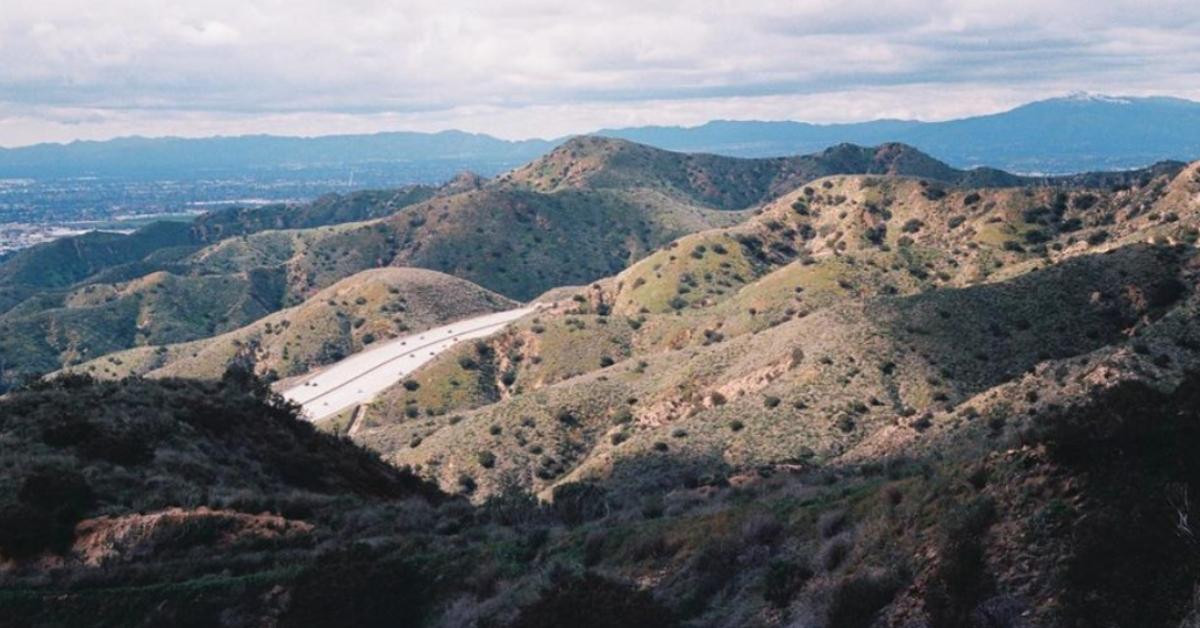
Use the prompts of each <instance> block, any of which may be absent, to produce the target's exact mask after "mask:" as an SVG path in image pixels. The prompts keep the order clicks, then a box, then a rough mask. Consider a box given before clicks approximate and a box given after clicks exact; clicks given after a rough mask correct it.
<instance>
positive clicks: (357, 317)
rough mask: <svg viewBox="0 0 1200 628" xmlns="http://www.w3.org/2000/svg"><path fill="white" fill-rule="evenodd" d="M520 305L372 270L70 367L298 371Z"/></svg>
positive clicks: (410, 273) (439, 279) (455, 283)
mask: <svg viewBox="0 0 1200 628" xmlns="http://www.w3.org/2000/svg"><path fill="white" fill-rule="evenodd" d="M513 306H515V304H514V303H513V302H512V301H510V300H508V299H505V298H504V297H501V296H500V295H497V294H495V293H492V292H489V291H487V290H484V289H483V288H480V287H479V286H476V285H473V284H471V283H469V282H466V281H463V280H461V279H456V278H454V277H449V276H446V275H442V274H440V273H435V272H432V271H427V270H420V269H415V268H384V269H375V270H368V271H363V272H361V273H358V274H356V275H352V276H351V277H348V278H346V279H343V280H342V281H339V282H337V283H335V284H334V285H332V286H330V287H328V288H326V289H324V290H322V291H320V292H318V293H317V294H315V295H314V296H313V297H312V298H310V299H309V300H307V301H305V302H304V303H302V304H300V305H297V306H293V307H291V308H287V309H284V310H280V311H278V312H275V313H274V314H270V315H268V316H264V317H262V318H260V319H258V320H256V321H255V322H253V323H251V324H250V325H247V326H245V327H242V328H239V329H236V330H233V331H230V332H227V333H224V334H221V335H218V336H215V337H212V338H206V339H203V340H196V341H192V342H187V343H181V344H171V345H159V346H148V347H141V348H138V349H131V350H127V351H121V352H118V353H113V354H110V355H108V356H105V357H102V358H98V359H96V360H92V361H89V362H85V363H83V364H80V365H78V366H76V367H73V368H71V369H70V372H76V373H86V374H88V375H92V376H95V377H100V378H104V379H114V378H122V377H128V376H131V375H132V376H146V377H192V378H200V379H218V378H220V377H221V375H222V373H224V372H225V370H226V369H227V368H228V367H229V366H230V365H232V364H234V363H243V364H245V365H252V367H253V369H254V370H255V371H256V372H257V373H259V374H260V375H263V376H266V377H268V378H272V379H273V378H280V377H291V376H293V375H299V374H302V373H305V372H308V371H310V370H312V369H313V368H316V367H318V366H322V365H324V364H328V363H330V362H333V361H336V360H337V359H340V358H341V357H343V356H347V355H350V354H352V353H355V352H357V351H361V350H362V349H363V348H364V347H365V346H367V345H369V344H370V343H372V342H377V341H381V340H386V339H388V338H392V337H395V336H398V335H402V334H404V333H409V332H416V331H421V330H423V329H428V328H430V327H436V326H438V325H441V324H444V323H447V322H452V321H454V320H458V319H462V318H468V317H471V316H477V315H480V314H484V313H488V312H495V311H500V310H504V309H508V308H510V307H513Z"/></svg>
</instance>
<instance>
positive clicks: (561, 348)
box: [362, 167, 1197, 488]
mask: <svg viewBox="0 0 1200 628" xmlns="http://www.w3.org/2000/svg"><path fill="white" fill-rule="evenodd" d="M1195 177H1196V174H1195V168H1194V167H1193V168H1192V169H1189V170H1187V171H1184V172H1182V173H1180V174H1179V175H1178V176H1176V177H1173V178H1165V177H1164V178H1160V179H1153V180H1150V181H1146V182H1145V184H1144V185H1142V186H1138V187H1134V188H1131V189H1126V190H1120V191H1116V192H1111V191H1108V190H1076V191H1070V192H1062V191H1060V190H1057V189H1053V188H1031V189H993V190H980V191H972V190H965V189H961V190H960V189H941V188H940V187H939V186H937V184H931V183H928V182H924V181H920V180H915V179H904V178H880V177H834V178H831V179H827V180H824V181H822V182H819V183H817V184H814V185H812V186H809V187H807V188H801V189H799V190H797V191H796V192H794V193H793V194H791V195H788V196H785V197H782V198H781V199H779V200H778V201H777V202H776V203H773V204H772V205H770V206H768V207H767V208H766V209H765V210H764V211H763V212H762V213H761V214H760V215H758V216H756V217H755V218H754V219H753V220H751V221H749V222H747V223H745V224H744V225H741V226H737V227H733V228H731V229H728V230H718V231H711V232H704V233H701V234H696V235H692V236H687V237H685V238H683V239H681V240H679V241H678V242H676V243H673V244H672V245H670V246H668V247H665V248H664V249H662V250H661V251H659V252H656V253H654V254H652V255H651V256H650V257H648V258H646V259H645V260H643V261H642V262H639V263H638V264H635V265H634V266H632V267H631V268H630V269H629V270H627V271H625V272H624V273H622V274H621V275H618V276H617V277H616V278H614V279H611V280H605V281H602V282H600V283H599V284H597V285H595V286H592V287H589V288H586V289H578V290H577V291H576V292H575V294H576V299H577V300H572V301H567V302H566V304H565V305H564V306H562V307H561V308H560V311H559V312H558V313H551V314H547V315H544V316H543V317H542V319H543V320H539V321H538V322H537V323H534V322H532V321H526V322H525V323H524V325H523V326H521V327H518V328H517V329H516V330H513V331H512V332H510V333H507V334H505V335H503V336H501V337H498V338H495V339H492V340H491V341H490V343H488V346H487V348H486V350H485V351H483V352H482V353H480V352H479V351H478V349H476V348H473V347H463V348H459V349H458V350H457V353H452V354H448V355H446V356H444V357H443V358H441V359H439V360H438V361H436V362H435V363H434V364H431V365H430V366H428V367H427V368H426V369H423V370H422V371H420V372H418V373H417V374H416V375H415V376H414V379H415V380H416V381H417V382H418V383H419V384H420V387H419V388H418V389H417V390H416V391H409V390H405V389H402V388H397V389H395V390H394V391H393V392H392V393H390V394H388V395H385V397H384V399H383V401H382V402H381V403H380V404H378V406H377V407H376V408H375V410H374V412H373V413H372V414H371V415H370V416H369V420H368V423H369V424H374V425H375V426H378V427H377V428H376V430H375V431H373V432H368V433H367V434H365V435H363V436H362V437H363V438H364V439H365V441H366V442H370V443H372V444H373V445H374V446H376V447H377V448H379V449H381V450H382V451H384V452H385V453H386V454H387V455H389V456H392V457H393V458H394V459H395V460H398V461H400V462H402V463H405V464H417V465H422V468H423V469H425V470H426V471H427V472H428V473H430V474H431V476H433V477H438V478H439V479H440V480H441V481H442V482H443V485H444V486H447V487H449V488H453V486H454V483H455V482H456V481H457V478H458V475H459V474H460V473H464V472H467V473H475V472H476V471H478V472H479V478H477V479H478V482H479V484H480V485H481V486H488V481H489V480H490V479H495V478H498V477H501V476H502V475H503V473H501V471H503V470H512V469H516V470H520V471H522V472H524V473H526V474H528V475H526V476H525V477H526V478H527V479H526V481H527V482H529V483H531V484H532V485H534V486H537V487H547V486H552V485H553V484H554V483H555V482H557V481H560V480H561V478H562V477H563V475H564V474H565V473H567V472H569V471H570V470H571V469H572V468H575V467H576V466H578V465H582V466H580V468H583V467H587V466H591V467H595V468H593V469H590V470H587V471H581V473H584V474H586V475H596V474H599V476H600V477H602V476H604V475H605V474H606V473H609V472H611V471H612V469H611V467H612V466H613V464H614V463H613V459H614V457H621V458H625V457H629V458H638V457H640V456H644V455H647V454H649V453H651V452H652V450H653V448H654V446H655V445H656V443H659V442H662V443H666V446H667V447H668V449H670V448H672V447H677V446H687V447H689V448H693V447H698V448H699V449H700V450H704V451H706V452H707V453H706V454H705V455H709V456H715V457H717V458H720V459H723V460H726V461H731V460H733V461H737V463H738V464H739V465H748V464H757V463H760V462H764V461H771V462H775V463H778V462H781V461H784V460H787V459H788V458H789V457H795V456H796V455H797V454H796V451H804V452H807V451H809V450H811V451H812V452H813V453H814V455H820V456H822V457H831V456H837V455H839V454H840V453H841V452H843V451H845V450H847V449H848V448H851V447H852V446H853V444H854V443H855V442H857V440H858V439H859V438H861V437H864V436H866V435H869V434H871V433H873V431H874V430H875V429H877V428H878V427H880V426H882V425H883V423H881V421H887V420H892V419H894V418H895V417H896V416H909V415H912V414H913V413H916V414H917V415H918V416H919V415H921V414H923V413H924V412H926V411H929V410H930V409H931V408H934V407H937V406H939V404H945V403H954V402H956V401H959V400H962V399H963V398H964V397H966V396H970V395H972V394H975V392H978V391H980V390H984V389H987V388H989V387H992V386H995V385H998V384H1000V383H1001V382H1003V381H1006V380H1008V379H1011V378H1013V377H1016V376H1017V375H1018V374H1019V373H1020V372H1021V371H1022V370H1023V369H1025V368H1029V367H1030V366H1032V365H1033V364H1036V363H1038V362H1039V361H1043V360H1046V359H1050V357H1061V356H1063V355H1076V354H1082V353H1087V352H1089V351H1092V350H1094V349H1097V348H1099V347H1101V346H1103V345H1106V344H1109V343H1118V344H1119V343H1120V341H1121V340H1122V339H1123V336H1121V335H1120V333H1121V331H1122V330H1124V329H1125V327H1127V326H1129V325H1131V324H1132V323H1133V321H1134V320H1136V316H1134V318H1130V317H1131V316H1133V314H1132V312H1134V311H1135V310H1136V308H1137V307H1146V306H1145V301H1146V299H1147V297H1146V296H1145V295H1147V294H1157V291H1159V290H1168V288H1169V284H1163V283H1161V282H1164V281H1166V280H1167V278H1169V277H1171V276H1172V275H1174V274H1175V273H1176V272H1177V271H1175V270H1172V268H1174V266H1173V265H1174V264H1175V263H1176V262H1174V261H1171V260H1172V256H1173V255H1174V254H1173V253H1169V252H1167V249H1158V248H1153V247H1151V248H1145V246H1144V245H1139V244H1137V243H1139V242H1144V241H1147V240H1154V241H1159V242H1170V241H1180V240H1186V239H1188V238H1193V239H1194V237H1195V233H1196V231H1195V226H1194V225H1195V224H1196V218H1197V215H1196V214H1197V212H1196V208H1195V207H1194V205H1189V203H1194V201H1193V200H1191V199H1193V198H1194V196H1190V194H1193V193H1194V192H1193V191H1194V190H1195V189H1196V181H1195ZM1148 207H1149V208H1152V209H1147V208H1148ZM1181 212H1183V213H1182V214H1181ZM1188 212H1190V213H1188ZM914 219H915V220H920V221H921V222H920V225H919V226H912V227H909V228H905V227H904V225H906V224H908V223H909V222H910V221H912V220H914ZM878 225H884V226H885V227H886V229H879V230H876V231H873V232H869V231H868V229H876V228H877V227H878ZM1035 231H1036V233H1038V234H1039V236H1038V237H1033V238H1031V237H1027V236H1026V235H1025V234H1027V233H1030V232H1035ZM1100 232H1104V233H1106V234H1107V238H1106V239H1104V240H1103V241H1100V239H1099V238H1097V237H1095V234H1097V233H1100ZM869 233H877V234H879V235H877V236H876V237H875V238H874V239H871V238H868V237H867V235H868V234H869ZM996 233H1000V234H1003V235H1001V236H995V235H993V234H996ZM1005 242H1011V243H1012V244H1007V245H1006V244H1005ZM701 247H703V248H701ZM1109 250H1113V251H1118V252H1116V253H1113V254H1112V255H1105V254H1104V252H1105V251H1109ZM1164 264H1165V266H1164ZM639 279H640V281H639ZM1164 286H1165V287H1164ZM905 295H909V296H905ZM1139 295H1141V296H1139ZM1139 300H1140V301H1139ZM1136 302H1141V303H1142V305H1141V306H1138V305H1136ZM597 312H600V313H601V314H604V313H607V312H611V313H612V315H611V316H596V315H595V314H596V313H597ZM932 312H936V313H937V314H936V316H934V315H933V314H932ZM918 314H919V316H918ZM789 320H790V321H792V322H787V321H789ZM904 320H907V323H901V322H900V321H904ZM535 326H536V328H537V332H536V333H535V332H534V331H533V329H532V328H533V327H535ZM925 327H930V328H931V329H932V331H931V329H926V328H925ZM922 334H932V335H933V336H934V339H941V340H940V342H942V343H943V344H942V345H939V344H938V343H937V342H934V341H933V340H931V339H923V338H922ZM964 339H968V340H964ZM952 341H953V342H952ZM962 342H966V343H967V344H969V345H970V346H972V347H974V348H975V349H974V350H973V351H971V352H964V351H963V350H961V348H959V347H961V346H962V345H961V344H954V343H962ZM944 345H948V346H949V347H950V348H947V347H946V346H944ZM814 347H816V348H818V350H817V354H818V355H814V353H813V348H814ZM838 347H841V348H838ZM796 348H799V349H800V350H801V351H802V352H803V354H804V355H806V356H808V357H807V358H805V359H804V364H805V365H806V366H805V367H804V368H800V369H798V370H796V367H795V366H790V365H791V364H792V361H794V360H795V357H794V356H793V354H792V349H796ZM822 348H823V349H822ZM743 353H744V354H745V356H746V357H745V358H744V359H743V360H742V361H741V362H739V361H738V358H737V357H736V356H739V355H743ZM474 354H479V355H482V356H486V357H488V358H489V360H490V363H491V365H490V366H489V368H482V369H481V368H471V369H464V368H462V365H461V364H460V361H461V359H462V358H464V357H465V358H471V359H472V361H474V362H480V360H478V359H477V356H476V355H474ZM600 354H604V355H600ZM839 354H844V355H841V356H840V357H842V358H843V360H845V362H844V363H839V361H838V359H837V358H838V357H839ZM881 355H888V356H893V357H892V358H891V360H892V361H893V362H895V364H896V365H895V366H892V367H889V368H890V369H892V370H894V371H898V372H901V373H903V377H902V378H898V377H896V376H892V375H888V376H883V375H881V374H882V371H881V370H880V369H881V364H882V361H881V359H879V358H878V357H877V356H881ZM868 356H876V357H871V358H870V363H869V364H868V363H864V362H865V361H867V360H868ZM601 358H608V360H605V361H604V362H601ZM823 358H827V359H829V360H833V362H832V363H831V364H822V363H821V362H820V361H819V360H821V359H823ZM902 359H903V360H910V361H911V362H912V363H911V364H909V366H910V367H911V368H907V369H903V368H902V367H901V365H902ZM814 360H817V362H816V363H814ZM611 362H615V363H616V366H612V367H611V368H607V369H604V370H600V369H601V367H602V364H609V363H611ZM781 378H782V379H781ZM797 378H799V379H797ZM743 380H745V381H743ZM776 380H779V383H773V382H775V381H776ZM720 382H725V386H726V387H727V388H729V390H722V389H720V386H719V383H720ZM738 382H740V383H738ZM710 389H711V390H710ZM714 390H715V391H716V392H717V393H718V398H723V399H724V400H725V402H726V403H717V402H714V401H713V400H712V399H711V398H710V396H711V393H712V392H713V391H714ZM798 390H806V391H811V392H810V393H807V394H805V395H803V397H804V398H792V397H794V396H795V394H794V392H792V393H789V392H788V391H798ZM746 391H753V392H754V393H755V394H754V395H752V396H750V397H747V398H746V399H745V400H741V399H738V398H737V395H745V394H747V393H746ZM764 397H773V398H778V400H779V401H778V404H777V405H776V406H774V408H771V409H769V410H770V411H766V410H767V409H766V408H765V406H764V405H763V404H764V403H767V402H766V401H764ZM816 398H822V399H824V400H823V401H821V402H819V403H818V402H816V401H815V400H816ZM631 399H632V400H635V401H633V402H632V404H630V403H628V402H629V400H631ZM797 402H799V405H797ZM771 403H774V402H771ZM489 404H491V405H489ZM472 408H478V409H477V410H474V411H473V412H470V413H464V412H463V411H466V410H471V409H472ZM564 409H565V410H566V411H567V414H570V415H574V416H575V419H578V421H574V420H570V419H569V420H567V421H566V422H565V423H564V422H563V421H559V420H557V419H556V418H555V417H556V415H557V414H559V412H560V410H564ZM414 413H415V414H416V415H417V417H415V418H414V417H413V416H412V415H413V414H414ZM780 413H783V414H780ZM630 414H632V415H633V418H634V419H635V420H634V421H632V426H631V425H617V426H614V424H612V423H611V421H613V420H619V421H622V422H628V421H629V417H628V415H630ZM693 415H696V416H700V417H702V418H701V419H697V422H696V423H694V424H693V423H692V422H691V421H692V419H691V417H692V416H693ZM463 417H465V418H463ZM784 417H786V418H784ZM734 420H737V421H740V422H741V423H742V425H743V428H744V427H745V426H746V425H750V424H752V423H753V424H761V426H765V427H762V429H764V431H763V432H762V433H760V434H758V435H756V436H750V434H751V432H750V431H749V430H746V431H745V432H739V435H738V440H740V441H744V442H743V444H742V445H740V446H739V447H738V448H737V452H738V453H736V454H735V453H731V452H730V451H725V452H723V453H722V452H721V451H717V450H714V449H713V448H714V447H716V448H719V447H720V444H721V443H725V442H726V441H727V440H728V439H729V437H730V433H729V429H728V427H727V426H728V424H729V423H730V422H731V421H734ZM677 421H678V422H680V423H679V424H677V423H676V422H677ZM864 422H865V423H866V424H868V425H871V426H872V427H870V428H867V429H863V424H864ZM761 426H760V427H761ZM787 426H795V428H794V429H795V430H796V431H794V432H789V431H787V430H789V429H793V428H789V427H787ZM643 428H644V429H643ZM676 429H679V430H682V431H684V432H688V433H689V434H690V433H692V432H699V433H701V434H702V435H701V436H697V437H695V438H693V437H690V436H689V437H687V438H686V439H685V440H684V441H679V442H678V443H676V442H675V440H674V439H673V437H671V436H670V434H671V432H673V431H675V430H676ZM779 430H785V431H783V432H780V431H779ZM616 434H620V435H619V436H615V438H616V439H617V440H618V441H620V442H622V443H633V444H621V445H620V446H619V447H613V446H612V444H611V442H610V441H612V439H613V437H614V435H616ZM681 438H682V437H681ZM622 439H624V440H622ZM464 442H468V443H473V445H472V446H468V447H463V446H462V443H464ZM694 443H707V444H703V445H699V446H697V445H694ZM414 444H415V445H416V446H414ZM618 449H619V450H620V451H628V452H629V453H627V454H626V453H614V452H615V451H617V450H618ZM479 451H489V452H491V453H492V454H494V455H496V456H497V459H498V460H500V461H502V462H498V463H497V465H496V466H495V467H494V469H490V470H480V469H478V468H477V465H472V463H471V459H472V457H474V456H476V455H478V453H479ZM789 452H790V453H789ZM764 456H765V457H764ZM650 457H652V456H650ZM431 463H432V465H431ZM546 468H548V469H549V471H542V470H543V469H546ZM539 472H540V473H541V475H542V476H543V477H538V475H537V474H538V473H539ZM636 476H637V472H636V471H635V472H633V473H632V474H631V477H636ZM568 477H572V478H574V477H576V476H568Z"/></svg>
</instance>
